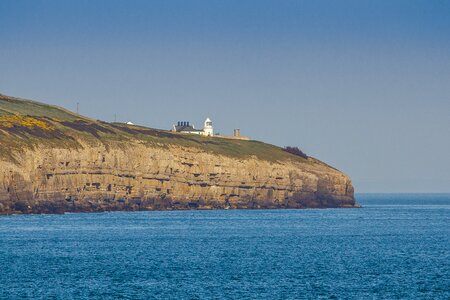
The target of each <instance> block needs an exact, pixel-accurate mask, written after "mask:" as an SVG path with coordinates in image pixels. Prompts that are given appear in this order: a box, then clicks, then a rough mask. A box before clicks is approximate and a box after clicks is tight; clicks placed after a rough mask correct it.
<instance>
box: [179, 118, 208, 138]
mask: <svg viewBox="0 0 450 300" xmlns="http://www.w3.org/2000/svg"><path fill="white" fill-rule="evenodd" d="M172 131H174V132H181V133H190V134H199V135H204V136H214V128H213V123H212V121H211V119H210V118H206V120H205V123H204V127H203V129H196V128H195V126H194V124H190V123H189V122H184V121H180V122H178V123H177V125H175V124H174V125H173V127H172Z"/></svg>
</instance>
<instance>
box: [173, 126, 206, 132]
mask: <svg viewBox="0 0 450 300" xmlns="http://www.w3.org/2000/svg"><path fill="white" fill-rule="evenodd" d="M175 131H176V132H183V131H197V132H201V131H203V129H195V128H194V126H192V125H188V126H178V125H175Z"/></svg>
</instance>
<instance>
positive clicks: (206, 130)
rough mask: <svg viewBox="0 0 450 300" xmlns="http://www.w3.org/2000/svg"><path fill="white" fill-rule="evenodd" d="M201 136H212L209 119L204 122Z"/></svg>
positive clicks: (211, 126)
mask: <svg viewBox="0 0 450 300" xmlns="http://www.w3.org/2000/svg"><path fill="white" fill-rule="evenodd" d="M203 134H204V135H206V136H213V135H214V129H213V123H212V121H211V119H210V118H206V120H205V126H204V127H203Z"/></svg>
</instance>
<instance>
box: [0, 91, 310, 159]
mask: <svg viewBox="0 0 450 300" xmlns="http://www.w3.org/2000/svg"><path fill="white" fill-rule="evenodd" d="M133 140H138V141H140V142H142V143H146V144H151V145H153V146H158V147H167V146H170V145H177V146H182V147H196V148H200V149H202V150H204V151H207V152H211V153H217V154H221V155H226V156H231V157H237V158H242V159H245V158H248V157H251V156H256V157H258V158H259V159H263V160H268V161H283V160H297V161H301V162H304V163H306V162H308V163H312V162H317V161H316V160H314V159H312V158H308V159H305V158H302V157H299V156H296V155H293V154H290V153H288V152H286V151H284V150H283V149H282V148H279V147H276V146H273V145H269V144H266V143H262V142H259V141H242V140H230V139H223V138H215V137H204V136H197V135H189V134H181V133H174V132H170V131H166V130H158V129H152V128H147V127H142V126H136V125H127V124H123V123H107V122H103V121H98V120H92V119H90V118H87V117H84V116H81V115H78V114H76V113H73V112H71V111H68V110H66V109H64V108H60V107H57V106H53V105H48V104H44V103H40V102H36V101H31V100H24V99H20V98H15V97H10V96H5V95H1V94H0V158H1V159H7V160H14V152H15V151H21V150H22V149H24V148H25V147H34V146H35V145H38V144H39V145H44V146H49V147H68V148H69V147H73V148H77V147H82V145H81V142H83V144H86V143H87V144H89V143H99V142H100V143H103V144H104V145H105V146H108V145H112V144H121V143H124V142H127V141H133Z"/></svg>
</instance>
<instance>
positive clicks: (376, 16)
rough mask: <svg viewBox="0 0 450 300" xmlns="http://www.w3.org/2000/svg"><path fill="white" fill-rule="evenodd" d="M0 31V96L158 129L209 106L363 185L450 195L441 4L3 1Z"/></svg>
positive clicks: (449, 99)
mask: <svg viewBox="0 0 450 300" xmlns="http://www.w3.org/2000/svg"><path fill="white" fill-rule="evenodd" d="M0 41H1V46H0V66H1V72H0V93H3V94H8V95H13V96H19V97H23V98H31V99H37V100H44V101H47V102H50V103H52V104H57V105H60V106H63V107H66V108H69V109H72V110H75V109H76V102H80V109H81V113H83V114H85V115H88V116H90V117H93V118H97V119H102V120H106V121H112V120H113V119H114V114H116V115H117V118H118V120H120V121H128V120H131V121H133V122H135V123H138V124H142V125H147V126H150V127H156V128H164V129H168V128H170V126H171V124H172V123H174V122H176V121H178V120H188V121H191V122H193V123H196V124H197V125H200V124H201V123H202V121H203V120H204V118H205V117H206V116H210V117H211V118H212V119H213V121H214V122H215V125H216V128H217V130H218V131H220V132H221V133H223V134H230V133H231V132H232V129H233V128H237V127H239V128H241V130H242V133H243V134H247V135H250V136H252V137H253V138H255V139H259V140H263V141H266V142H269V143H273V144H276V145H280V146H285V145H296V146H299V147H300V148H302V149H303V150H304V151H305V152H306V153H307V154H309V155H312V156H315V157H317V158H319V159H321V160H324V161H325V162H327V163H329V164H331V165H333V166H336V167H337V168H339V169H341V170H343V171H344V172H345V173H347V174H348V175H350V176H351V177H352V179H353V182H354V185H355V188H356V191H357V192H450V171H449V170H450V155H449V153H450V117H449V115H450V1H433V0H427V1H414V0H410V1H395V0H390V1H382V0H380V1H364V0H357V1H356V0H355V1H320V0H319V1H317V0H316V1H261V0H259V1H245V0H240V1H214V0H208V1H170V0H164V1H111V0H109V1H95V0H91V1H82V0H78V1H49V0H47V1H21V0H14V1H7V0H0Z"/></svg>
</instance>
